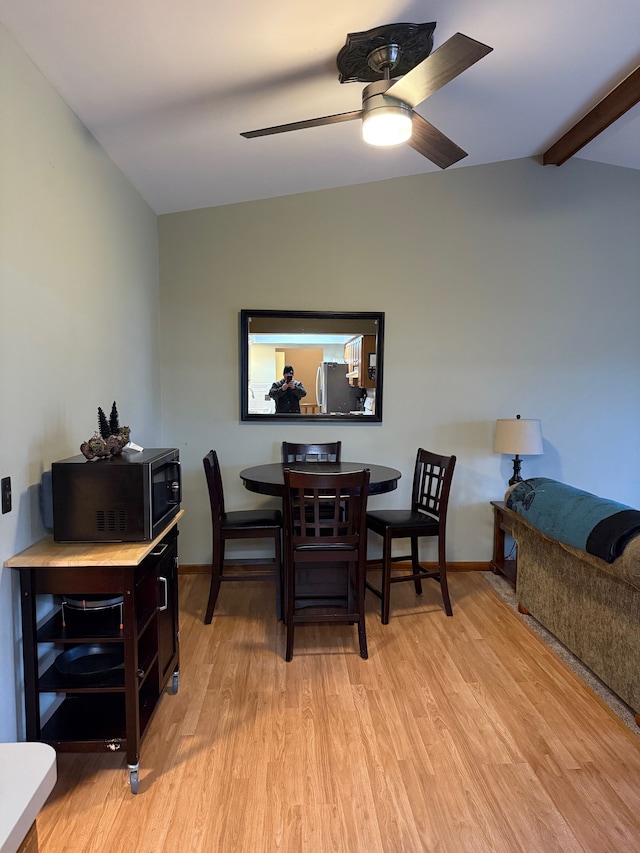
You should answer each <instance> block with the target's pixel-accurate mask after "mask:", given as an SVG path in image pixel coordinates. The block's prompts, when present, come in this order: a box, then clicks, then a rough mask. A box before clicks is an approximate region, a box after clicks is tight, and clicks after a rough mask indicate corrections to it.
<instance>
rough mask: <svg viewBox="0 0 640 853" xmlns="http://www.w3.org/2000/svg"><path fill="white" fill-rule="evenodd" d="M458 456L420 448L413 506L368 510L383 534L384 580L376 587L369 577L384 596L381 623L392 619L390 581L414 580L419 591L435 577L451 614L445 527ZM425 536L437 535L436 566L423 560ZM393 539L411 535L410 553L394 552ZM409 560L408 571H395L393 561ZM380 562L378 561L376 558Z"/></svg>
mask: <svg viewBox="0 0 640 853" xmlns="http://www.w3.org/2000/svg"><path fill="white" fill-rule="evenodd" d="M455 464H456V457H455V456H440V455H438V454H437V453H430V452H429V451H427V450H423V449H422V448H420V449H419V450H418V455H417V457H416V465H415V469H414V473H413V488H412V495H411V507H410V508H409V509H381V510H371V511H370V512H367V529H368V530H372V531H373V532H374V533H377V534H378V535H380V536H382V538H383V546H382V583H381V588H380V589H377V588H376V587H374V586H373V585H372V584H371V583H370V582H369V581H367V583H366V586H367V589H369V590H371V592H373V593H374V594H375V595H377V596H378V598H380V599H381V616H382V624H383V625H386V624H387V623H388V622H389V605H390V599H391V584H394V583H404V582H405V581H413V583H414V585H415V590H416V595H420V594H421V593H422V581H423V580H424V579H426V578H433V579H434V580H437V581H438V582H439V583H440V589H441V591H442V600H443V603H444V609H445V612H446V614H447V616H452V615H453V611H452V610H451V600H450V598H449V587H448V584H447V557H446V530H447V508H448V505H449V492H450V491H451V480H452V479H453V469H454V468H455ZM423 536H437V537H438V563H437V566H436V568H435V569H426V568H424V567H423V566H422V565H421V564H420V560H419V554H418V540H419V539H420V538H421V537H423ZM394 539H410V540H411V554H405V555H404V556H393V557H392V556H391V546H392V543H393V540H394ZM407 560H409V561H410V564H411V569H410V572H409V574H407V573H406V572H405V573H403V574H392V563H397V562H406V561H407ZM375 562H377V561H375Z"/></svg>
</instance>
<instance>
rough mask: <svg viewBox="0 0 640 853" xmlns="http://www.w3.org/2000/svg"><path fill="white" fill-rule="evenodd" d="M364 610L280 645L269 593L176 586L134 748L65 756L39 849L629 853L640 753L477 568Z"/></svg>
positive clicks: (192, 580) (637, 838) (635, 842)
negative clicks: (163, 659) (131, 776)
mask: <svg viewBox="0 0 640 853" xmlns="http://www.w3.org/2000/svg"><path fill="white" fill-rule="evenodd" d="M450 577H451V580H450V585H451V593H452V601H453V607H454V616H453V618H447V617H446V616H445V615H444V613H443V611H442V607H441V602H440V599H439V589H438V587H437V585H436V584H435V583H432V584H431V585H428V584H427V587H426V589H425V593H424V595H423V596H422V597H421V598H416V597H415V595H414V592H413V588H412V587H411V585H410V584H402V585H401V586H396V587H395V588H394V590H393V593H394V599H393V605H392V615H391V621H390V623H389V625H387V626H382V625H381V624H380V619H379V615H378V603H377V600H376V599H374V598H373V596H370V597H369V596H368V599H367V601H368V619H367V628H368V639H369V655H370V656H369V660H368V661H363V660H361V659H360V657H359V656H358V653H357V639H356V631H355V628H350V627H347V626H330V625H329V626H327V625H325V626H321V627H315V626H303V627H300V628H298V629H296V648H295V652H294V659H293V661H292V662H291V663H289V664H286V663H285V662H284V660H283V648H284V630H283V627H282V625H281V624H278V623H277V622H276V619H275V617H274V592H273V587H272V586H271V584H269V583H265V582H263V583H256V584H237V583H229V584H226V585H223V587H222V592H221V595H220V600H219V606H218V609H217V610H216V614H215V616H214V620H213V624H212V625H210V626H205V625H203V624H202V617H203V613H204V605H205V602H206V594H207V587H208V578H207V577H206V576H203V575H188V576H182V577H181V579H180V587H181V597H182V598H181V643H182V646H181V648H182V655H181V656H182V667H181V681H180V689H179V692H178V694H177V695H175V696H172V695H169V694H167V695H165V696H163V698H162V700H161V702H160V704H159V707H158V709H157V711H156V714H155V717H154V719H153V721H152V724H151V726H150V729H149V731H148V734H147V736H146V737H145V739H144V741H143V744H142V754H141V770H140V792H139V794H138V795H137V796H134V795H132V794H131V793H130V790H129V786H128V775H127V772H126V770H125V769H124V765H123V762H122V758H121V757H120V756H112V755H93V754H89V755H87V754H84V755H70V754H61V755H59V756H58V776H59V781H58V783H57V786H56V788H55V790H54V792H53V794H52V795H51V797H50V799H49V801H48V803H47V805H46V806H45V808H44V810H43V811H42V812H41V815H40V817H39V818H38V835H39V841H40V851H41V853H62V851H65V853H66V851H72V853H84V851H109V853H110V851H115V850H134V851H137V853H158V851H171V853H174V851H175V853H182V851H185V853H199V851H203V853H204V851H206V853H235V851H242V853H244V851H246V853H263V852H264V853H270V851H287V853H299V851H300V852H301V851H305V853H306V851H309V853H325V851H327V853H339V851H349V853H360V851H362V853H365V851H366V853H377V852H378V851H385V853H392V851H393V853H395V851H411V852H412V853H413V851H415V853H418V851H420V853H422V851H438V853H443V852H444V851H451V853H466V851H470V853H484V851H492V853H494V852H495V853H514V851H526V853H537V852H538V851H540V853H555V852H556V851H562V853H573V851H589V853H605V851H609V853H614V851H616V853H617V851H633V850H638V849H640V738H638V737H636V736H635V734H634V733H632V732H631V731H630V730H629V729H627V728H625V726H624V725H623V724H622V723H621V722H620V721H619V720H618V718H617V717H615V716H614V715H613V713H612V712H611V711H609V709H608V708H606V706H605V705H604V704H602V703H601V702H600V700H599V699H597V698H596V697H595V695H594V694H593V693H591V691H590V690H589V689H588V688H587V687H585V686H584V685H583V684H582V682H580V681H579V680H578V678H577V677H576V676H574V675H573V674H572V673H571V672H570V671H569V670H568V669H567V667H566V666H565V665H564V664H563V663H562V662H561V661H559V660H558V659H556V658H555V657H554V656H553V654H552V653H551V652H550V651H548V650H547V648H546V647H545V646H544V644H543V643H542V642H541V641H540V640H539V639H538V638H537V637H536V636H535V635H534V634H533V633H532V632H531V631H530V630H529V629H528V628H527V627H526V625H524V624H523V623H522V622H521V621H520V620H519V619H518V617H517V616H516V615H515V614H514V613H513V612H512V611H511V610H509V608H508V607H507V606H506V605H505V604H504V603H503V602H502V601H501V600H500V598H499V597H498V596H497V595H496V593H495V592H494V591H493V590H492V589H491V588H490V587H489V585H488V584H487V583H486V581H485V580H484V579H483V577H482V575H481V574H480V573H453V574H452V575H451V576H450Z"/></svg>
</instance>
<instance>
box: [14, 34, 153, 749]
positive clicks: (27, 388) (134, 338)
mask: <svg viewBox="0 0 640 853" xmlns="http://www.w3.org/2000/svg"><path fill="white" fill-rule="evenodd" d="M0 115H1V116H2V119H1V121H0V359H1V361H0V477H7V476H10V477H11V480H12V485H13V511H12V512H11V513H8V514H5V515H0V566H1V565H2V562H3V561H4V560H5V559H6V558H7V557H9V556H11V555H12V554H14V553H16V552H17V551H20V550H22V549H23V548H25V547H27V546H28V545H30V544H31V543H32V542H34V541H35V540H37V539H39V538H41V537H42V536H43V535H44V534H45V532H46V531H45V530H44V529H43V528H42V526H41V521H40V514H39V510H38V500H37V484H38V482H39V480H40V475H41V473H42V471H43V470H45V469H47V468H49V467H50V464H51V462H52V461H54V460H55V459H60V458H62V457H65V456H70V455H72V454H75V453H78V452H79V447H80V443H81V442H82V441H83V440H85V439H86V438H88V437H89V436H90V435H91V434H92V433H93V431H94V429H95V428H96V425H97V419H96V413H97V407H98V406H99V405H101V406H102V407H103V408H105V407H107V408H109V409H110V407H111V403H112V402H113V401H114V400H116V401H117V403H118V409H119V413H120V416H121V422H122V423H123V424H129V425H130V426H131V428H132V430H133V432H132V437H133V439H134V440H137V441H138V442H139V443H141V444H147V445H148V446H153V445H154V444H157V443H159V441H160V440H161V430H160V402H159V398H160V372H159V368H158V366H157V364H158V325H159V320H158V247H157V227H156V216H155V214H154V213H153V212H152V211H151V210H150V208H149V207H148V206H147V204H146V203H145V202H144V201H143V200H142V199H141V197H140V196H139V195H138V193H137V192H136V191H135V190H134V189H133V188H132V187H131V185H130V184H129V182H128V181H127V180H126V179H125V178H124V176H123V175H122V173H121V172H120V171H119V170H118V169H117V168H116V167H115V166H114V164H113V163H112V162H111V160H109V158H108V157H107V156H106V155H105V153H104V151H103V150H102V149H101V148H100V146H99V145H98V144H97V142H96V141H95V139H93V137H91V136H90V135H89V133H88V132H87V130H86V129H85V128H84V127H83V125H82V124H81V123H80V122H79V121H78V119H77V118H76V116H75V115H74V114H73V113H72V112H71V111H70V110H69V108H68V107H67V106H65V104H64V103H63V102H62V101H61V99H60V98H59V97H58V95H57V94H56V93H55V92H54V90H53V89H52V88H51V86H50V85H49V84H48V83H47V82H46V81H45V80H44V78H43V77H42V76H41V74H40V73H39V71H38V70H37V69H36V68H35V67H34V66H33V64H32V63H31V62H30V61H29V60H28V59H27V58H26V57H25V55H24V53H23V52H22V51H21V50H20V49H19V48H18V47H17V45H16V44H15V42H13V41H12V39H11V38H10V37H9V36H8V35H7V33H6V31H5V30H4V29H2V28H1V27H0ZM17 581H18V577H17V573H16V572H13V571H10V570H9V569H4V568H0V683H1V684H2V685H3V689H2V692H1V694H0V740H13V739H14V738H15V732H16V720H19V719H20V717H21V715H22V701H23V700H22V691H21V690H20V689H13V686H14V683H15V682H14V678H15V677H16V676H17V677H18V678H19V679H20V678H21V673H22V657H21V654H22V651H21V643H20V636H21V629H20V615H19V614H20V610H19V594H18V588H17Z"/></svg>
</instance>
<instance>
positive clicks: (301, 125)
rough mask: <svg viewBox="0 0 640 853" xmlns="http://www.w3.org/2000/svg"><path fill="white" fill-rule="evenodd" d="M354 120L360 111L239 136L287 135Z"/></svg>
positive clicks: (360, 116)
mask: <svg viewBox="0 0 640 853" xmlns="http://www.w3.org/2000/svg"><path fill="white" fill-rule="evenodd" d="M356 118H362V110H353V112H350V113H338V114H337V115H334V116H322V118H309V119H307V120H306V121H294V122H292V123H291V124H278V125H276V126H275V127H263V128H262V129H261V130H247V131H246V132H245V133H241V134H240V136H244V138H245V139H254V138H255V137H256V136H271V135H272V134H273V133H288V132H289V131H290V130H304V129H305V128H306V127H322V126H323V125H325V124H339V123H340V122H341V121H353V120H354V119H356Z"/></svg>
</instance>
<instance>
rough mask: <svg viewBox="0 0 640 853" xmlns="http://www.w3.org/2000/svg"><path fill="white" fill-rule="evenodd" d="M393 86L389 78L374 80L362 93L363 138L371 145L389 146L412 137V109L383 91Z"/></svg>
mask: <svg viewBox="0 0 640 853" xmlns="http://www.w3.org/2000/svg"><path fill="white" fill-rule="evenodd" d="M390 85H391V81H390V80H382V81H379V82H377V83H371V84H370V85H369V86H366V87H365V89H364V91H363V93H362V137H363V139H364V141H365V142H368V143H369V145H377V146H381V147H387V146H390V145H400V144H402V143H403V142H406V141H407V140H408V139H411V132H412V130H413V122H412V116H413V110H412V109H411V107H410V106H409V105H408V104H405V103H404V101H400V100H399V99H398V98H391V97H389V96H387V95H385V94H384V93H385V91H386V90H387V89H388V88H389V86H390Z"/></svg>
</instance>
